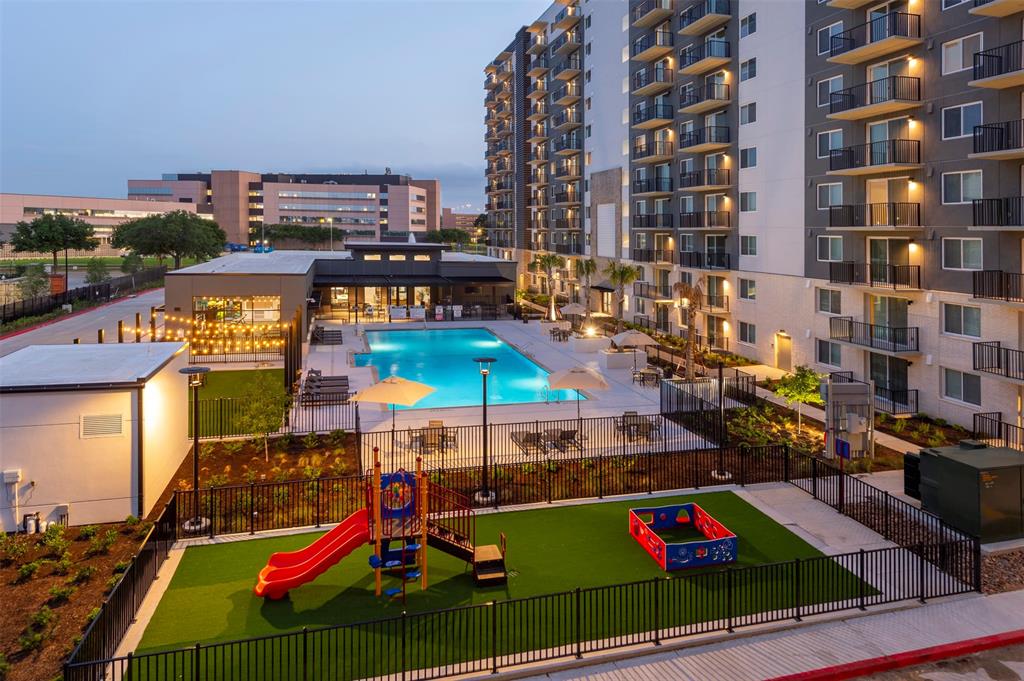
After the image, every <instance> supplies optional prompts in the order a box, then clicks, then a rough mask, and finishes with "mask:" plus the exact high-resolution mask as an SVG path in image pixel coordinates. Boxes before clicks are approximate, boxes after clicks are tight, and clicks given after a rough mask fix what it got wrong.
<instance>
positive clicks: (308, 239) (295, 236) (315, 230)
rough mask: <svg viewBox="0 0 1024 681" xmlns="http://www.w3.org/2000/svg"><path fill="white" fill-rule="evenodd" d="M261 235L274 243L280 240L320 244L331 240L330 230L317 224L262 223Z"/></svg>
mask: <svg viewBox="0 0 1024 681" xmlns="http://www.w3.org/2000/svg"><path fill="white" fill-rule="evenodd" d="M263 235H264V236H265V237H266V238H267V241H269V242H271V243H272V244H275V245H276V244H277V243H279V242H281V241H301V242H303V243H306V244H322V243H326V242H328V241H330V240H331V230H330V229H329V228H327V227H320V226H318V225H288V224H284V225H264V227H263Z"/></svg>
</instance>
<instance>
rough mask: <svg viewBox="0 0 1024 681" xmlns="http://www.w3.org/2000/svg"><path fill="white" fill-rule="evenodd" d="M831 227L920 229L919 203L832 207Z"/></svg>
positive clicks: (830, 214)
mask: <svg viewBox="0 0 1024 681" xmlns="http://www.w3.org/2000/svg"><path fill="white" fill-rule="evenodd" d="M828 224H829V226H830V227H920V226H921V204H919V203H904V202H900V203H858V204H852V205H850V204H846V205H840V206H831V207H830V208H829V209H828Z"/></svg>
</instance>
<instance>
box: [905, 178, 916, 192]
mask: <svg viewBox="0 0 1024 681" xmlns="http://www.w3.org/2000/svg"><path fill="white" fill-rule="evenodd" d="M907 189H909V190H911V191H913V190H915V189H917V182H915V181H914V180H907Z"/></svg>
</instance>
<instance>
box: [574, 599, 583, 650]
mask: <svg viewBox="0 0 1024 681" xmlns="http://www.w3.org/2000/svg"><path fill="white" fill-rule="evenodd" d="M573 593H575V598H576V659H577V660H579V659H581V658H582V657H583V641H582V637H583V625H582V621H581V620H582V619H583V611H582V607H583V606H582V604H581V603H580V588H579V587H576V591H575V592H573Z"/></svg>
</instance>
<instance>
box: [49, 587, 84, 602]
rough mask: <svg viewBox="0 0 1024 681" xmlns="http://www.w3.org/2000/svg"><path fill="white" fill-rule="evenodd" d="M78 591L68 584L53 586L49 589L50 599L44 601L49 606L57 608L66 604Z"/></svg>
mask: <svg viewBox="0 0 1024 681" xmlns="http://www.w3.org/2000/svg"><path fill="white" fill-rule="evenodd" d="M76 591H78V587H76V586H72V585H70V584H65V585H64V586H59V585H54V586H51V587H50V597H49V598H48V599H47V600H46V602H47V603H48V604H49V605H53V606H57V605H62V604H64V603H67V602H68V601H69V600H71V597H72V596H73V595H74V593H75V592H76Z"/></svg>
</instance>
